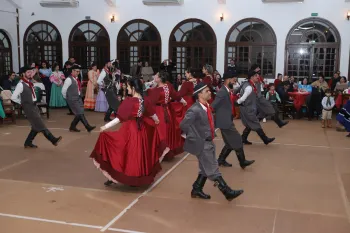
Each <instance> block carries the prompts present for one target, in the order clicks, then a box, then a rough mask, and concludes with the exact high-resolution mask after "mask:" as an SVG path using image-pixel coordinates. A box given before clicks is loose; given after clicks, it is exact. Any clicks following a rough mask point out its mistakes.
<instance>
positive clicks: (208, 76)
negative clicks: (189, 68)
mask: <svg viewBox="0 0 350 233" xmlns="http://www.w3.org/2000/svg"><path fill="white" fill-rule="evenodd" d="M202 72H203V74H204V75H205V77H204V79H203V82H204V83H205V84H206V85H208V87H209V88H210V91H211V99H210V100H209V104H211V103H212V102H213V101H214V99H215V90H214V78H213V76H212V74H213V67H212V66H211V65H209V64H206V65H205V66H203V68H202Z"/></svg>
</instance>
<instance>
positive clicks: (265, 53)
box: [225, 18, 277, 78]
mask: <svg viewBox="0 0 350 233" xmlns="http://www.w3.org/2000/svg"><path fill="white" fill-rule="evenodd" d="M276 44H277V39H276V35H275V32H274V31H273V29H272V27H271V26H270V25H269V24H268V23H266V22H265V21H263V20H260V19H255V18H247V19H243V20H241V21H238V22H237V23H236V24H235V25H233V26H232V27H231V29H230V30H229V32H228V33H227V35H226V47H225V51H226V52H225V58H226V59H225V61H226V62H225V70H226V68H227V66H228V64H230V60H231V59H233V60H235V61H236V66H237V72H238V76H239V77H247V75H248V70H249V69H250V67H251V66H252V65H253V64H259V65H260V69H261V74H262V75H264V77H265V78H274V76H275V64H276Z"/></svg>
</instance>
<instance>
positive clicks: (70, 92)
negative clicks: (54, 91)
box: [67, 76, 80, 100]
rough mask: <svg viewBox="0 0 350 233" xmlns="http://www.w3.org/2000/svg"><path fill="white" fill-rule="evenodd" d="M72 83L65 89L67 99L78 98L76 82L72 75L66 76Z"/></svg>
mask: <svg viewBox="0 0 350 233" xmlns="http://www.w3.org/2000/svg"><path fill="white" fill-rule="evenodd" d="M68 78H69V79H70V80H71V82H72V84H71V85H70V86H69V87H68V89H67V100H77V99H79V98H80V95H79V91H78V84H77V82H76V81H75V79H74V78H73V77H72V76H69V77H68Z"/></svg>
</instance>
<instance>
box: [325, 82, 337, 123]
mask: <svg viewBox="0 0 350 233" xmlns="http://www.w3.org/2000/svg"><path fill="white" fill-rule="evenodd" d="M331 93H332V91H331V90H330V89H327V90H326V91H325V94H326V96H325V97H323V99H322V108H323V109H322V128H325V124H326V123H327V127H328V128H332V109H333V107H334V105H335V101H334V97H333V96H331Z"/></svg>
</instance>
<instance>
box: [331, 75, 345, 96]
mask: <svg viewBox="0 0 350 233" xmlns="http://www.w3.org/2000/svg"><path fill="white" fill-rule="evenodd" d="M347 88H348V84H347V83H346V78H345V77H344V76H343V77H340V79H339V82H337V84H336V85H335V88H334V92H343V91H344V90H345V89H347Z"/></svg>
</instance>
